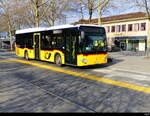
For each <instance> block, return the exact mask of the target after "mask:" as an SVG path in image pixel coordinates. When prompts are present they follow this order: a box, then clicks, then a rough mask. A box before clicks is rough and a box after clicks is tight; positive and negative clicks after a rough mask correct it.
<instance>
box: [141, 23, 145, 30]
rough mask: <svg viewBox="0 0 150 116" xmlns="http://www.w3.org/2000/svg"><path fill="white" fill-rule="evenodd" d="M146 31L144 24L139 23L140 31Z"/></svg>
mask: <svg viewBox="0 0 150 116" xmlns="http://www.w3.org/2000/svg"><path fill="white" fill-rule="evenodd" d="M145 30H146V23H141V31H145Z"/></svg>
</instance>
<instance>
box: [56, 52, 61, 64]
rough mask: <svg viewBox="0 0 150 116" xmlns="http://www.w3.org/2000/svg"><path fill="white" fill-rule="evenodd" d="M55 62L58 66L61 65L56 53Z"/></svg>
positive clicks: (59, 57)
mask: <svg viewBox="0 0 150 116" xmlns="http://www.w3.org/2000/svg"><path fill="white" fill-rule="evenodd" d="M55 64H56V65H58V66H62V59H61V56H60V55H59V54H57V55H56V56H55Z"/></svg>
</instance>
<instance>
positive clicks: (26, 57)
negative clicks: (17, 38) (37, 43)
mask: <svg viewBox="0 0 150 116" xmlns="http://www.w3.org/2000/svg"><path fill="white" fill-rule="evenodd" d="M25 59H26V60H28V59H29V57H28V53H27V52H26V53H25Z"/></svg>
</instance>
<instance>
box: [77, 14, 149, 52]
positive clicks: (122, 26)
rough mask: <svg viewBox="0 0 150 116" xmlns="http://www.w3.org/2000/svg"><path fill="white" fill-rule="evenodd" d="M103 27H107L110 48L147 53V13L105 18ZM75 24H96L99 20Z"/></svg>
mask: <svg viewBox="0 0 150 116" xmlns="http://www.w3.org/2000/svg"><path fill="white" fill-rule="evenodd" d="M101 21H102V26H104V27H105V29H106V32H107V38H108V46H109V47H110V48H112V47H114V46H115V47H118V48H119V49H121V50H127V51H146V49H147V48H148V47H149V40H150V21H149V20H148V17H147V15H146V13H143V12H136V13H129V14H122V15H116V16H109V17H103V18H102V19H101ZM75 24H96V25H98V18H97V19H92V20H91V21H89V20H80V21H79V22H76V23H75Z"/></svg>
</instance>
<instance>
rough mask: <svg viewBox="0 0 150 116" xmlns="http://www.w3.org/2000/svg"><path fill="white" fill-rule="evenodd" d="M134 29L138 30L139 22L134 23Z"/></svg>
mask: <svg viewBox="0 0 150 116" xmlns="http://www.w3.org/2000/svg"><path fill="white" fill-rule="evenodd" d="M134 31H139V23H136V24H134Z"/></svg>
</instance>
